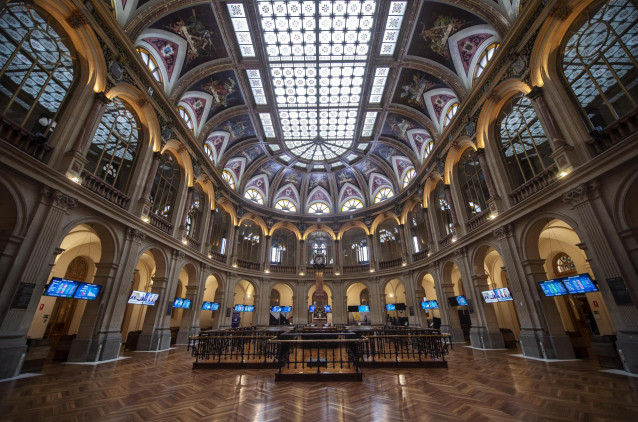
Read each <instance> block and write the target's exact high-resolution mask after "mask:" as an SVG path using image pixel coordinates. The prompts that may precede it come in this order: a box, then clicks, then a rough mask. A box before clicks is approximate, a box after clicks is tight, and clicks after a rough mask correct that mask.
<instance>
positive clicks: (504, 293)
mask: <svg viewBox="0 0 638 422" xmlns="http://www.w3.org/2000/svg"><path fill="white" fill-rule="evenodd" d="M494 294H495V295H496V299H497V300H498V301H499V302H507V301H509V300H514V298H512V294H511V293H510V289H508V288H507V287H503V288H501V289H494Z"/></svg>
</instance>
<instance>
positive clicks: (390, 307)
mask: <svg viewBox="0 0 638 422" xmlns="http://www.w3.org/2000/svg"><path fill="white" fill-rule="evenodd" d="M385 310H386V311H396V307H395V306H394V303H387V304H386V305H385Z"/></svg>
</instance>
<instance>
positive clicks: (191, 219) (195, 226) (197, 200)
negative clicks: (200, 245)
mask: <svg viewBox="0 0 638 422" xmlns="http://www.w3.org/2000/svg"><path fill="white" fill-rule="evenodd" d="M204 199H205V196H204V192H203V191H202V189H201V188H200V187H199V185H195V189H194V190H193V199H192V202H191V208H190V210H189V211H188V215H187V216H186V231H185V233H186V236H190V237H192V238H195V239H197V238H199V234H200V233H199V230H200V227H201V225H202V224H201V223H202V218H203V215H202V214H203V211H204V203H203V202H204Z"/></svg>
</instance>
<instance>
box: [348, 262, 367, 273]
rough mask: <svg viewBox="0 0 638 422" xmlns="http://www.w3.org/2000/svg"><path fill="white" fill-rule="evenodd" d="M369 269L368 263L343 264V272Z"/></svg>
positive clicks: (359, 271)
mask: <svg viewBox="0 0 638 422" xmlns="http://www.w3.org/2000/svg"><path fill="white" fill-rule="evenodd" d="M367 271H370V264H359V265H344V266H343V273H344V274H351V273H361V272H367Z"/></svg>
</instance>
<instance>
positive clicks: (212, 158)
mask: <svg viewBox="0 0 638 422" xmlns="http://www.w3.org/2000/svg"><path fill="white" fill-rule="evenodd" d="M204 154H206V156H207V157H208V159H209V160H210V161H215V155H214V154H213V149H212V148H211V147H210V145H208V144H204Z"/></svg>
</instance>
